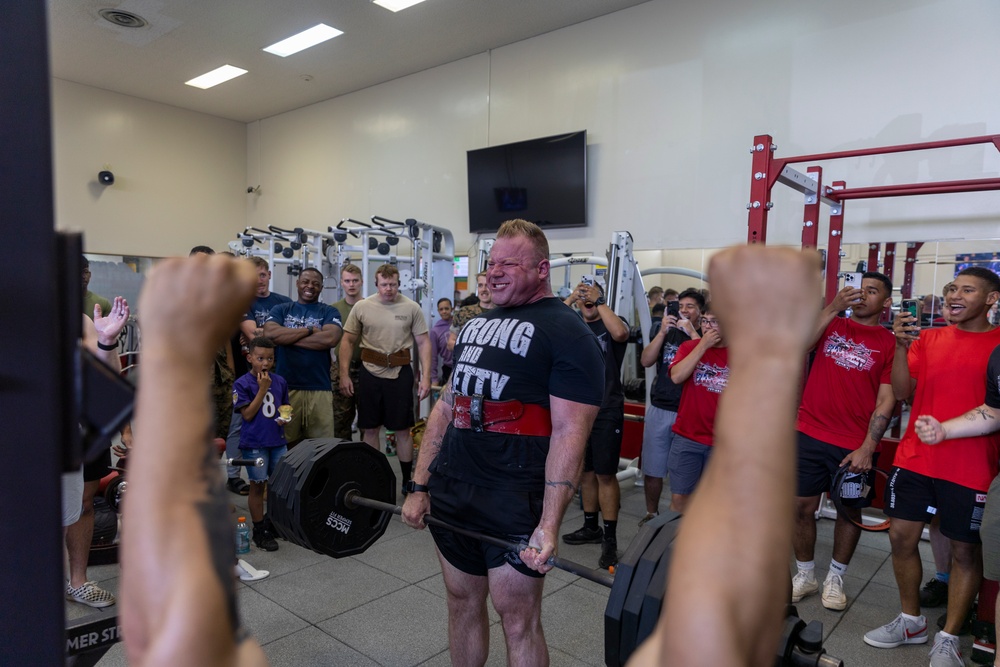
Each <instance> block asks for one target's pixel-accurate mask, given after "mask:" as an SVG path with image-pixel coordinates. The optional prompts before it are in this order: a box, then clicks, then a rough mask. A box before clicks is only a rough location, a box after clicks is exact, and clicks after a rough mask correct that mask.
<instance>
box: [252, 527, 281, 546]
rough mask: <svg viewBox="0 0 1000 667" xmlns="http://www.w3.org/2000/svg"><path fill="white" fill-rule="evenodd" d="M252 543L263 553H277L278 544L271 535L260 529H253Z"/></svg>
mask: <svg viewBox="0 0 1000 667" xmlns="http://www.w3.org/2000/svg"><path fill="white" fill-rule="evenodd" d="M253 543H254V544H256V545H257V548H258V549H261V550H263V551H277V550H278V543H277V541H275V539H274V537H273V536H272V535H271V533H269V532H267V531H266V530H263V529H260V528H254V529H253Z"/></svg>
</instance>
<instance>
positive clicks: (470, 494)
mask: <svg viewBox="0 0 1000 667" xmlns="http://www.w3.org/2000/svg"><path fill="white" fill-rule="evenodd" d="M428 487H430V495H431V514H433V515H434V516H435V517H437V518H438V519H440V520H442V521H444V522H446V523H450V524H452V525H453V526H458V527H459V528H465V529H467V530H474V531H476V532H477V533H486V534H488V535H492V536H494V537H500V538H502V539H505V540H507V541H509V542H516V543H521V542H524V543H527V541H528V538H529V537H531V533H532V532H534V530H535V528H537V527H538V522H539V520H540V519H541V518H542V496H543V492H542V491H539V492H538V493H534V492H530V491H498V490H496V489H487V488H486V487H483V486H477V485H475V484H468V483H466V482H461V481H459V480H456V479H452V478H451V477H444V476H442V475H432V476H431V479H430V482H429V483H428ZM429 528H430V531H431V534H432V535H433V536H434V543H435V544H436V545H437V548H438V550H439V551H440V552H441V555H442V556H444V559H445V560H447V561H448V562H449V563H451V564H452V565H453V566H454V567H456V568H457V569H459V570H461V571H462V572H465V573H466V574H471V575H473V576H477V577H485V576H486V574H487V571H488V570H492V569H494V568H497V567H501V566H502V565H505V564H506V565H510V566H511V567H512V568H514V569H515V570H517V571H518V572H520V573H521V574H524V575H526V576H529V577H543V576H545V575H543V574H541V573H540V572H537V571H535V570H532V569H531V568H530V567H528V566H527V565H525V564H524V563H523V562H522V561H521V558H520V556H518V554H517V552H516V551H508V550H506V549H503V548H501V547H498V546H493V545H491V544H486V543H485V542H481V541H479V540H477V539H475V538H472V537H465V536H464V535H459V534H458V533H456V532H453V531H450V530H445V529H443V528H437V527H435V526H429Z"/></svg>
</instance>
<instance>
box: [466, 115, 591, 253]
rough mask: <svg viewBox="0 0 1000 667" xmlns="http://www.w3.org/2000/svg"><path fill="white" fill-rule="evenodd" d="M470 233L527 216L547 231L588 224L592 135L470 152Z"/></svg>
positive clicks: (536, 140) (486, 229) (487, 229)
mask: <svg viewBox="0 0 1000 667" xmlns="http://www.w3.org/2000/svg"><path fill="white" fill-rule="evenodd" d="M467 159H468V167H469V231H470V232H472V233H473V234H476V233H489V232H495V231H496V230H497V229H498V228H499V227H500V225H501V224H502V223H503V222H504V221H505V220H510V219H511V218H523V219H524V220H529V221H531V222H534V223H536V224H537V225H539V226H540V227H542V228H543V229H553V228H557V227H586V225H587V132H586V130H581V131H580V132H572V133H570V134H560V135H556V136H553V137H543V138H541V139H531V140H529V141H518V142H516V143H513V144H504V145H502V146H491V147H489V148H480V149H477V150H471V151H468V158H467Z"/></svg>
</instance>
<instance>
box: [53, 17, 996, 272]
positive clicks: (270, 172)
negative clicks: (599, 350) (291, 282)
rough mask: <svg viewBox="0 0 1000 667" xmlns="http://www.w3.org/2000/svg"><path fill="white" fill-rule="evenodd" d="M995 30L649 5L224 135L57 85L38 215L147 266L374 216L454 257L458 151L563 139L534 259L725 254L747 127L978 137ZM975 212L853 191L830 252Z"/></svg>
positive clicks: (803, 141) (792, 132)
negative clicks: (550, 225)
mask: <svg viewBox="0 0 1000 667" xmlns="http://www.w3.org/2000/svg"><path fill="white" fill-rule="evenodd" d="M997 25H1000V3H997V2H995V1H993V0H879V2H870V0H865V1H862V0H844V2H840V3H803V2H799V1H795V2H793V1H792V0H759V1H757V2H754V3H740V2H736V1H728V0H710V1H705V2H700V3H694V2H689V3H680V2H674V1H672V0H652V1H651V2H648V3H646V4H643V5H640V6H637V7H633V8H631V9H628V10H624V11H621V12H617V13H615V14H612V15H609V16H606V17H602V18H599V19H595V20H593V21H588V22H586V23H582V24H579V25H576V26H571V27H569V28H565V29H563V30H559V31H555V32H552V33H548V34H545V35H542V36H539V37H537V38H534V39H531V40H526V41H524V42H520V43H517V44H513V45H510V46H506V47H503V48H500V49H496V50H494V51H493V52H491V53H484V54H480V55H477V56H473V57H471V58H467V59H465V60H462V61H458V62H455V63H451V64H448V65H444V66H441V67H438V68H435V69H431V70H428V71H425V72H421V73H418V74H415V75H412V76H408V77H405V78H402V79H398V80H395V81H391V82H388V83H386V84H382V85H380V86H375V87H372V88H369V89H367V90H363V91H360V92H357V93H353V94H351V95H346V96H343V97H340V98H336V99H333V100H328V101H326V102H321V103H319V104H315V105H312V106H310V107H306V108H303V109H299V110H296V111H292V112H289V113H285V114H281V115H279V116H275V117H272V118H267V119H262V120H261V121H259V122H254V123H250V124H248V125H246V126H244V125H242V124H239V123H234V122H231V121H225V120H220V119H217V118H213V117H209V116H205V115H201V114H196V113H193V112H188V111H184V110H180V109H176V108H173V107H167V106H164V105H160V104H156V103H152V102H147V101H143V100H138V99H136V98H130V97H126V96H122V95H117V94H114V93H109V92H106V91H102V90H98V89H94V88H89V87H86V86H80V85H77V84H72V83H67V82H64V81H58V80H56V81H53V118H54V125H55V131H54V132H55V165H56V210H57V224H58V226H59V227H60V228H71V227H75V228H82V229H83V230H84V231H85V232H86V235H87V236H86V238H87V247H88V250H89V251H93V252H108V253H113V254H140V255H164V254H172V253H184V252H186V251H187V249H188V248H190V247H191V246H192V245H194V244H196V243H207V244H208V245H212V246H215V247H217V248H218V247H221V246H222V245H223V244H224V243H225V242H226V241H228V240H230V239H231V238H233V235H234V234H235V233H236V232H237V231H238V230H240V229H242V228H243V227H244V226H245V225H253V226H258V227H265V226H267V225H268V224H278V225H281V226H286V227H294V226H302V227H309V228H319V229H325V228H326V227H327V226H328V225H331V224H335V223H336V221H337V220H339V219H340V218H344V217H354V218H360V219H367V218H368V217H369V216H371V215H373V214H377V215H382V216H385V217H388V218H395V219H403V218H407V217H415V218H418V219H421V220H425V221H427V222H430V223H433V224H436V225H440V226H444V227H448V228H450V229H452V230H454V232H455V235H456V249H457V251H458V252H464V251H465V250H466V249H467V248H469V247H471V246H472V244H473V243H474V238H473V237H472V236H470V235H469V234H468V233H467V232H465V231H464V230H466V229H467V224H468V223H467V196H466V171H465V152H466V151H467V150H469V149H473V148H481V147H483V146H487V145H495V144H499V143H506V142H509V141H516V140H522V139H528V138H532V137H538V136H544V135H549V134H555V133H560V132H566V131H572V130H578V129H582V128H585V129H587V130H588V133H589V140H590V145H589V149H588V151H589V158H590V163H589V169H590V183H589V187H590V189H589V208H590V226H589V227H588V228H586V229H573V230H552V231H551V232H550V233H549V235H550V237H551V239H552V241H553V244H552V245H553V249H554V250H555V251H560V252H571V251H575V252H590V253H593V252H601V251H603V249H604V248H605V247H606V245H607V243H608V241H609V239H610V235H611V232H612V231H614V230H618V229H624V230H629V231H631V233H632V235H633V237H634V239H635V247H636V248H638V249H669V248H674V249H677V248H702V247H706V248H714V247H719V246H723V245H727V244H731V243H741V242H744V240H745V238H746V210H745V205H746V202H747V200H748V196H749V194H748V193H749V182H750V155H749V153H748V149H749V147H750V144H751V142H752V139H753V136H754V135H756V134H762V133H770V134H772V135H773V136H774V137H775V141H776V143H777V144H778V146H779V149H778V155H779V156H787V155H794V154H803V153H814V152H825V151H833V150H841V149H845V148H850V147H858V146H877V145H887V144H895V143H903V142H915V141H926V140H931V139H940V138H947V137H960V136H970V135H980V134H988V133H1000V117H998V116H997V115H996V113H995V110H996V109H997V108H998V107H1000V92H998V89H997V88H996V86H994V85H992V82H993V81H994V79H995V73H996V66H997V63H998V62H1000V40H997V39H995V38H994V37H995V35H993V34H992V32H993V29H994V28H995V26H997ZM105 164H110V166H111V168H112V170H113V171H114V172H115V174H116V177H117V179H118V182H117V183H116V184H115V185H114V186H112V187H111V188H107V189H105V188H102V187H101V186H99V185H97V184H96V182H95V179H96V174H97V171H99V170H100V169H102V168H103V167H104V165H105ZM805 166H806V165H802V168H803V169H804V167H805ZM825 167H826V172H825V178H826V181H827V182H830V181H832V180H835V179H838V180H841V179H842V180H846V181H847V182H848V184H849V185H851V186H863V185H873V184H879V183H898V182H903V181H909V180H914V179H953V178H954V179H958V178H977V177H984V176H996V175H997V174H998V172H1000V157H998V152H997V151H996V150H995V149H993V148H989V149H986V148H982V147H979V148H968V149H955V150H951V151H947V152H942V153H933V154H931V153H914V154H908V155H904V156H901V157H894V158H888V159H886V158H864V159H854V160H847V161H841V162H838V163H836V164H829V165H825ZM258 184H259V185H260V186H261V190H260V193H259V194H257V195H247V194H246V192H245V191H246V186H247V185H258ZM774 203H775V209H774V210H773V211H772V214H771V222H770V225H769V229H768V241H769V243H772V244H775V243H789V244H797V243H798V239H799V230H800V225H801V196H800V195H798V194H797V193H794V192H793V191H791V190H788V189H785V188H779V189H777V190H776V191H775V196H774ZM998 204H1000V194H998V193H983V194H972V195H962V196H956V195H948V196H936V197H920V198H915V197H911V198H897V199H883V200H874V201H868V202H866V201H853V202H849V203H848V205H847V232H846V234H847V235H846V238H845V241H847V242H849V243H858V242H866V241H870V240H872V241H874V240H878V241H887V240H892V241H906V240H934V239H943V238H951V239H954V238H959V239H961V238H970V239H971V238H992V237H998V236H1000V216H998V213H997V211H998V210H1000V205H998ZM821 232H822V233H823V234H825V226H824V228H823V229H822V230H821ZM971 249H972V248H970V250H971Z"/></svg>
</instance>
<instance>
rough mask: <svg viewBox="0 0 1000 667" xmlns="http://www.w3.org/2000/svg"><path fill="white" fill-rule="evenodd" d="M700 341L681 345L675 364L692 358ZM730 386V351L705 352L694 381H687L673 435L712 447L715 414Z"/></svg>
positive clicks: (719, 348) (671, 365)
mask: <svg viewBox="0 0 1000 667" xmlns="http://www.w3.org/2000/svg"><path fill="white" fill-rule="evenodd" d="M697 345H698V341H696V340H689V341H685V342H683V343H681V346H680V348H679V349H678V350H677V354H676V355H674V360H673V361H672V362H671V363H670V367H671V368H673V367H674V365H676V364H677V362H678V361H680V360H681V359H683V358H684V357H686V356H688V355H689V354H691V352H692V351H693V350H694V348H695V346H697ZM727 382H729V350H728V349H726V348H724V347H710V348H708V349H707V350H705V354H703V355H702V357H701V359H700V360H699V361H698V365H697V366H696V367H695V369H694V372H693V373H691V377H689V378H688V379H687V380H685V381H684V390H683V391H682V392H681V404H680V406H679V407H678V408H677V421H675V422H674V429H673V430H674V433H676V434H678V435H682V436H684V437H685V438H687V439H689V440H694V441H695V442H699V443H701V444H703V445H711V444H712V441H713V440H714V439H715V429H714V428H713V425H714V423H715V411H716V410H718V408H719V395H720V394H722V390H723V389H725V388H726V383H727Z"/></svg>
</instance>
